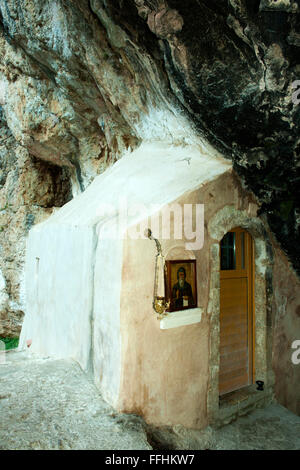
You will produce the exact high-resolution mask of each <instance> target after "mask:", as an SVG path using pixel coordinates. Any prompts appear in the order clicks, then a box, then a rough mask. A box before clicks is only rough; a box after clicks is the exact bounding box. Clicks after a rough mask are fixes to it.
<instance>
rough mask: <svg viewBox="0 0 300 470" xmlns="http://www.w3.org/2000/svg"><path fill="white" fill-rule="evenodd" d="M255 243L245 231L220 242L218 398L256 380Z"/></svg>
mask: <svg viewBox="0 0 300 470" xmlns="http://www.w3.org/2000/svg"><path fill="white" fill-rule="evenodd" d="M253 259H254V257H253V240H252V237H251V235H250V234H249V233H248V232H247V231H246V230H245V229H243V228H240V227H238V228H235V229H232V230H230V231H229V232H227V233H226V234H225V236H224V237H223V238H222V240H221V242H220V366H219V395H220V396H221V395H225V394H226V393H229V392H232V391H234V390H238V389H241V388H243V387H246V386H248V385H251V384H252V383H253V380H254V292H253V286H254V280H253V272H254V269H253Z"/></svg>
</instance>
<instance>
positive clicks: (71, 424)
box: [0, 352, 300, 450]
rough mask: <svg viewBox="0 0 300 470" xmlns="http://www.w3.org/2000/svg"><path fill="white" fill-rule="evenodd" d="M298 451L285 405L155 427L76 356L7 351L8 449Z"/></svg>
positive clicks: (3, 410) (4, 423) (0, 385)
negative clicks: (107, 396) (203, 423)
mask: <svg viewBox="0 0 300 470" xmlns="http://www.w3.org/2000/svg"><path fill="white" fill-rule="evenodd" d="M152 448H154V449H166V450H167V449H187V450H191V449H192V450H197V449H218V450H221V449H240V450H242V449H261V450H263V449H282V450H288V449H297V450H300V418H299V417H297V416H296V415H294V414H293V413H290V412H289V411H288V410H286V409H285V408H283V407H281V406H280V405H277V404H273V405H270V406H268V407H267V408H265V409H263V410H262V409H260V410H256V411H255V412H253V413H251V415H248V416H246V417H242V418H239V419H238V420H237V421H235V422H234V423H232V424H230V425H227V426H224V427H223V428H220V429H217V430H213V429H211V428H208V429H207V430H205V431H202V432H200V431H188V430H185V429H184V428H181V427H180V426H178V427H175V428H174V429H173V430H157V429H156V430H153V429H151V428H150V427H148V426H147V425H146V424H145V423H144V421H143V420H142V419H141V418H139V417H137V416H133V415H119V414H117V413H115V412H114V411H113V409H112V408H111V407H110V406H109V405H108V404H107V403H105V402H104V401H103V400H102V399H101V396H100V395H99V393H98V391H97V389H96V388H95V386H94V384H93V383H92V381H91V380H90V379H89V377H88V376H87V375H86V374H84V373H83V372H82V370H81V369H80V367H79V366H78V365H77V364H76V363H75V362H73V361H71V360H53V359H37V358H30V359H29V358H28V357H27V356H26V355H24V354H23V353H19V352H10V353H8V354H7V353H6V354H5V363H4V360H3V353H2V359H1V357H0V449H1V450H8V449H13V450H17V449H36V450H45V449H53V450H54V449H78V450H79V449H95V450H98V449H99V450H143V449H144V450H151V449H152Z"/></svg>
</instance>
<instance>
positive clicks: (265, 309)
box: [207, 206, 275, 424]
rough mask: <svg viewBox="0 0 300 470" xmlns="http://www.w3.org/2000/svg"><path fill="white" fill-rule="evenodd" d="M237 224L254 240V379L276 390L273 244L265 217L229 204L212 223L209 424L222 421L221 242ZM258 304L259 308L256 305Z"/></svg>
mask: <svg viewBox="0 0 300 470" xmlns="http://www.w3.org/2000/svg"><path fill="white" fill-rule="evenodd" d="M234 227H241V228H243V229H245V230H246V231H247V232H249V234H250V235H251V236H252V239H253V253H252V257H253V263H252V265H253V267H254V268H253V273H252V276H253V291H254V292H253V293H254V295H253V310H254V312H255V313H254V318H253V327H254V331H253V333H254V334H253V342H254V348H253V349H254V357H255V361H254V362H255V370H254V371H253V376H254V378H253V382H255V381H256V380H263V381H264V383H265V386H266V387H267V389H268V390H269V392H270V393H272V391H273V390H274V383H275V376H274V373H273V370H272V353H271V352H272V322H271V321H270V314H271V303H272V273H273V247H272V242H271V240H270V237H269V234H268V232H267V231H266V229H265V226H264V223H263V222H262V220H261V219H259V218H257V217H255V216H250V215H249V212H248V211H243V210H238V209H235V208H234V207H233V206H225V207H223V208H222V209H221V210H219V211H217V212H216V213H215V215H214V216H213V217H211V219H210V221H209V223H208V234H209V237H210V273H209V275H210V283H209V301H208V307H207V315H208V320H209V324H210V335H209V358H208V361H209V363H208V368H209V378H208V392H207V416H208V423H210V424H215V423H219V422H220V416H221V415H220V413H221V409H220V408H219V347H220V241H221V239H222V238H223V236H224V235H225V234H226V233H227V232H229V231H230V230H231V229H232V228H234ZM254 307H255V308H254Z"/></svg>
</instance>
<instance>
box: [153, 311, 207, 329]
mask: <svg viewBox="0 0 300 470" xmlns="http://www.w3.org/2000/svg"><path fill="white" fill-rule="evenodd" d="M202 312H203V308H191V309H188V310H180V311H179V312H170V313H168V315H167V316H166V317H165V318H163V319H162V320H160V329H161V330H169V329H170V328H177V327H179V326H186V325H193V324H194V323H200V321H201V317H202Z"/></svg>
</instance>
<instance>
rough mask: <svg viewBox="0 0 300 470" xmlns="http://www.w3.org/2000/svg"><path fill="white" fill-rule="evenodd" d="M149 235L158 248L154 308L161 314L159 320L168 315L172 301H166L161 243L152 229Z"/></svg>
mask: <svg viewBox="0 0 300 470" xmlns="http://www.w3.org/2000/svg"><path fill="white" fill-rule="evenodd" d="M147 236H148V238H149V240H154V241H155V244H156V248H157V255H156V258H155V277H154V294H153V309H154V310H155V312H156V313H158V314H159V316H158V320H160V319H161V318H163V317H165V316H167V312H166V310H167V309H168V308H169V307H170V301H166V297H165V269H166V268H165V259H164V256H163V254H162V249H161V244H160V243H159V241H158V240H157V239H156V238H154V237H153V236H152V232H151V230H150V229H148V233H147Z"/></svg>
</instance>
